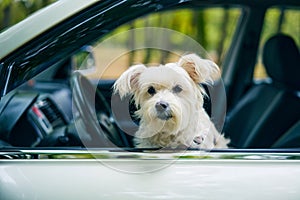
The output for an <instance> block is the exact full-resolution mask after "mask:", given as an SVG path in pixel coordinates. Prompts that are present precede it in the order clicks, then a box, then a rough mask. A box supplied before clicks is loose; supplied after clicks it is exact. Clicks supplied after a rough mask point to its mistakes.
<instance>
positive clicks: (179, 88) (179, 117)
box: [114, 54, 220, 133]
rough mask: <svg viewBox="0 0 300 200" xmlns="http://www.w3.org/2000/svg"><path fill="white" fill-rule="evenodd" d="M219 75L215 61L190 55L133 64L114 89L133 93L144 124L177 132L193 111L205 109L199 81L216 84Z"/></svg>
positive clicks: (122, 94)
mask: <svg viewBox="0 0 300 200" xmlns="http://www.w3.org/2000/svg"><path fill="white" fill-rule="evenodd" d="M219 77H220V73H219V68H218V66H217V65H216V64H215V63H213V62H212V61H210V60H206V59H202V58H200V57H199V56H197V55H195V54H189V55H185V56H183V57H182V58H181V59H180V60H179V61H178V62H177V63H168V64H166V65H160V66H157V67H146V66H144V65H135V66H132V67H130V68H129V69H128V70H127V71H125V72H124V73H123V74H122V75H121V76H120V78H119V79H118V80H117V81H116V83H115V85H114V91H115V92H117V93H119V95H120V96H121V98H123V97H125V96H128V95H131V96H133V99H134V101H135V104H136V107H137V108H138V111H137V112H136V115H137V116H138V117H139V118H140V119H141V123H144V125H146V126H148V127H149V128H152V129H155V130H158V129H159V131H166V132H169V133H170V132H174V133H175V132H177V131H179V130H182V129H184V128H185V127H186V126H188V122H189V121H190V120H191V118H192V117H193V113H195V112H197V111H198V110H199V109H202V106H203V90H202V89H201V87H200V86H199V83H213V81H214V80H216V79H218V78H219Z"/></svg>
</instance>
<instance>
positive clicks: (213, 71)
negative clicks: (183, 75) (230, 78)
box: [178, 54, 221, 84]
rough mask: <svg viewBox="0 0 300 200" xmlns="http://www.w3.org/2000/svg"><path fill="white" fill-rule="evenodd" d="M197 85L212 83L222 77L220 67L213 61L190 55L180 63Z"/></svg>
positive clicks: (182, 58) (185, 56) (184, 57)
mask: <svg viewBox="0 0 300 200" xmlns="http://www.w3.org/2000/svg"><path fill="white" fill-rule="evenodd" d="M178 65H179V66H181V67H182V68H183V69H185V71H187V73H188V74H189V76H190V77H191V78H192V79H193V81H194V82H196V83H211V84H213V82H214V81H215V80H217V79H219V78H220V77H221V75H220V70H219V67H218V66H217V65H216V64H215V63H214V62H212V61H210V60H207V59H202V58H200V57H199V56H197V55H196V54H188V55H184V56H182V57H181V59H180V60H179V61H178Z"/></svg>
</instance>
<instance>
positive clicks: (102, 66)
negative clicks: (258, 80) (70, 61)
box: [75, 7, 242, 79]
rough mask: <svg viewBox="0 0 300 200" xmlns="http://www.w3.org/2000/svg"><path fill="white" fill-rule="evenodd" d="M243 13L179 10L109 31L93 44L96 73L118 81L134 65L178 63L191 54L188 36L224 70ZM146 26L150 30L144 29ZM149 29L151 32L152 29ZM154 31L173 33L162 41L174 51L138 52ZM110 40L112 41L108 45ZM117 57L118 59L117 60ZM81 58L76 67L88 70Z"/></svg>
mask: <svg viewBox="0 0 300 200" xmlns="http://www.w3.org/2000/svg"><path fill="white" fill-rule="evenodd" d="M241 10H242V9H241V8H236V7H232V8H231V7H213V8H205V9H199V10H193V9H179V10H171V11H164V12H159V13H153V14H150V15H146V16H144V17H141V18H137V19H136V20H134V21H131V22H129V23H127V24H124V25H122V26H120V27H119V28H117V29H116V30H114V31H113V32H110V33H109V34H108V35H106V37H104V38H102V39H101V40H100V41H98V42H97V43H95V44H94V45H93V53H94V55H95V56H94V58H95V63H96V67H97V69H96V70H98V71H101V72H100V73H101V78H103V79H116V78H117V77H119V76H120V74H122V73H123V72H124V71H125V70H126V69H127V68H128V67H129V66H131V65H132V64H136V63H147V64H150V63H168V62H173V61H176V60H177V59H178V55H182V54H184V53H188V52H185V50H184V49H183V48H182V46H184V43H185V41H184V40H185V39H183V37H188V38H189V39H190V40H194V41H195V42H196V43H198V44H199V45H200V46H202V48H203V49H204V50H205V51H206V52H207V54H208V55H206V56H208V57H209V58H210V59H212V60H213V61H214V62H216V63H217V64H218V65H219V66H220V67H221V66H222V61H223V59H224V57H225V55H226V52H227V50H228V48H229V46H230V44H231V41H232V38H233V34H234V32H235V30H236V27H237V24H238V20H239V17H240V15H241ZM146 27H147V28H148V29H144V30H141V29H142V28H146ZM150 27H151V28H152V29H149V28H150ZM154 28H160V29H162V28H163V29H166V30H167V31H168V30H171V31H174V33H175V34H172V36H170V37H169V36H167V37H166V38H164V39H163V41H162V42H163V43H164V44H162V45H163V46H164V47H165V48H166V49H172V52H170V51H160V50H158V49H151V48H144V49H140V48H138V47H137V48H138V49H135V45H136V46H138V45H139V44H138V43H140V42H147V41H146V40H147V35H149V34H153V33H154V32H155V31H156V30H155V29H154ZM224 30H225V31H224ZM143 31H144V32H143ZM153 31H154V32H153ZM111 38H113V39H111ZM110 39H111V41H110V42H105V41H107V40H110ZM126 49H127V51H126ZM129 49H134V50H129ZM124 52H127V53H124ZM117 54H119V56H118V57H117V58H116V57H115V56H116V55H117ZM82 58H83V57H82V52H80V53H79V54H77V55H76V56H75V60H76V61H77V63H76V66H77V67H78V68H81V69H87V68H88V67H86V66H87V63H86V61H85V62H83V61H82ZM112 60H113V62H112Z"/></svg>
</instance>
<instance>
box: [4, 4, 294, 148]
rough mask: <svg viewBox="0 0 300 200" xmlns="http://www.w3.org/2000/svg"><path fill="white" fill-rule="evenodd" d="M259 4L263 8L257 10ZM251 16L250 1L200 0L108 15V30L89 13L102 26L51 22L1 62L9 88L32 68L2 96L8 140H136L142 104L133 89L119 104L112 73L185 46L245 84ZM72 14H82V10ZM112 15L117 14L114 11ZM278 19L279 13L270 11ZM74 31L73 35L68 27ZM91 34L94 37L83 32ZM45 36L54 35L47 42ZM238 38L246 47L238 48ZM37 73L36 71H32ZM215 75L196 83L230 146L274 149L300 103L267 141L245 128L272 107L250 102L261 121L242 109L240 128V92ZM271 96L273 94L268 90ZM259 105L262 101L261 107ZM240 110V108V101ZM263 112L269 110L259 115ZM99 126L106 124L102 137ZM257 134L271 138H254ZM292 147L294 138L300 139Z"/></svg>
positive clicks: (30, 143)
mask: <svg viewBox="0 0 300 200" xmlns="http://www.w3.org/2000/svg"><path fill="white" fill-rule="evenodd" d="M272 9H273V8H272ZM273 12H275V11H273V10H271V11H268V12H267V13H266V19H265V20H268V19H269V18H270V17H269V15H270V14H269V13H273ZM276 12H277V11H276ZM290 12H291V14H290ZM286 13H287V14H286V15H287V18H288V17H290V16H292V17H294V16H296V17H297V16H298V12H297V11H293V10H291V11H290V10H288V9H287V10H286ZM84 14H85V13H84ZM260 14H261V15H263V14H264V13H263V12H262V11H261V13H260ZM82 15H83V14H82ZM139 15H140V14H139ZM249 16H250V14H249V13H248V12H247V7H242V6H229V5H226V6H214V7H208V6H205V7H201V6H200V7H199V8H195V9H191V8H190V7H185V8H183V9H167V10H165V11H160V12H154V13H150V14H146V15H143V16H141V17H132V18H133V20H127V19H126V20H125V19H124V21H122V22H124V23H122V25H120V26H119V25H116V24H114V27H113V28H111V27H110V26H108V25H106V26H107V27H106V28H107V29H104V30H102V31H99V30H98V29H97V26H96V25H99V26H101V25H102V23H100V22H99V21H100V20H98V21H97V20H96V19H95V18H92V17H91V18H92V19H93V20H95V21H93V22H90V23H91V24H92V25H91V24H88V25H85V26H88V27H94V29H95V30H93V31H98V32H97V34H99V36H98V35H97V34H96V33H95V34H90V32H88V31H90V30H88V28H86V27H83V28H81V27H80V30H76V28H78V27H75V28H74V29H70V30H69V29H67V28H66V29H67V30H65V29H64V27H63V26H61V27H60V26H58V27H57V29H53V30H50V31H49V33H47V34H48V35H46V36H44V35H42V36H40V37H39V38H38V40H35V41H34V42H36V43H38V44H36V43H34V42H33V46H34V47H35V48H36V49H34V48H33V47H32V49H30V48H31V46H26V48H25V49H21V50H19V51H17V53H19V54H17V53H16V55H15V57H14V55H13V54H12V56H11V57H8V58H9V59H8V61H9V62H7V63H10V64H11V66H12V67H11V68H9V70H7V71H5V72H7V73H6V74H5V75H8V77H9V79H7V80H5V81H6V83H5V84H4V85H5V87H4V90H2V91H4V93H3V94H5V93H6V90H7V91H9V90H11V89H12V88H14V87H16V85H17V84H19V83H21V82H23V81H24V80H25V79H27V78H29V77H30V80H29V81H27V82H25V83H24V84H23V85H22V86H20V87H19V88H16V89H15V90H12V91H11V92H10V93H9V94H8V95H6V96H4V97H3V98H2V99H1V104H0V105H1V106H0V114H1V116H0V122H1V127H0V139H1V144H2V146H12V147H17V148H18V147H29V148H31V147H33V148H42V147H55V148H56V147H75V148H77V147H79V148H85V147H92V148H94V147H105V148H119V149H122V148H123V149H126V148H129V149H131V148H134V147H135V146H134V142H133V138H134V136H135V132H136V131H137V130H138V127H139V125H140V120H141V119H140V118H138V117H136V113H137V110H138V109H139V108H140V107H139V105H138V104H135V102H133V103H132V99H131V97H132V96H129V97H128V98H127V99H125V100H126V101H127V102H125V104H122V103H124V102H122V101H121V100H120V99H119V98H120V97H119V96H118V94H116V93H114V91H113V88H114V83H115V81H116V79H118V78H119V77H120V76H121V75H122V74H123V73H124V72H125V71H126V70H127V69H129V67H130V66H132V65H137V64H144V65H145V66H147V67H148V66H153V65H161V64H162V65H164V64H167V63H177V62H178V61H179V60H180V58H181V56H182V55H187V54H189V53H196V54H197V55H199V56H201V57H202V58H204V59H208V60H210V61H212V62H214V63H216V64H217V65H218V68H219V69H220V72H221V74H222V73H223V74H228V73H229V72H230V73H231V72H232V75H231V79H230V81H231V84H236V85H239V84H241V85H243V84H244V82H243V81H244V80H248V79H249V77H251V78H252V74H251V76H250V75H249V76H248V74H250V72H251V71H252V69H253V66H252V68H250V69H247V70H245V69H243V68H238V67H239V66H240V65H241V66H242V67H243V65H242V64H243V62H244V63H245V62H247V61H248V60H247V59H248V57H247V56H246V57H247V59H246V58H244V57H243V56H241V54H242V52H243V50H245V52H246V53H247V52H248V51H249V52H250V54H249V55H250V56H249V59H252V60H251V61H253V60H254V59H255V53H256V51H255V48H253V46H251V45H249V46H247V44H248V43H249V42H250V43H251V42H252V40H251V39H252V37H249V35H247V34H246V35H242V34H243V31H245V30H247V29H246V28H245V26H246V25H247V23H245V21H247V17H249ZM76 17H77V19H76V20H78V18H80V17H81V15H78V16H76ZM76 20H73V21H72V20H70V21H69V23H70V24H71V23H75V21H76ZM109 20H112V21H113V19H112V18H110V19H109ZM272 20H274V21H276V19H273V18H272ZM125 22H126V23H125ZM242 22H244V23H242ZM288 22H290V21H289V20H286V24H288V25H283V27H284V30H286V32H288V31H290V30H292V32H293V33H294V32H295V30H296V35H297V33H298V32H297V29H295V30H294V27H295V26H293V25H290V24H289V23H288ZM97 23H98V24H97ZM265 27H266V26H263V27H262V28H263V36H262V38H263V40H262V43H264V42H265V40H266V39H264V38H265V37H267V36H264V34H265V32H264V31H265ZM78 29H79V28H78ZM249 29H251V28H249ZM51 31H52V32H51ZM59 31H61V32H59ZM68 31H70V38H71V39H68V37H67V36H66V35H67V34H68V33H69V32H68ZM54 33H55V34H56V33H57V34H58V36H56V35H54ZM59 34H60V35H59ZM88 34H90V35H92V36H90V37H93V38H92V39H88V38H84V37H82V36H85V35H88ZM298 34H299V33H298ZM52 35H53V36H52ZM95 35H97V36H95ZM241 35H242V36H241ZM269 35H271V34H269ZM256 36H257V35H256ZM43 37H49V39H48V40H46V41H44V43H41V42H40V41H43ZM57 38H58V39H57ZM82 38H83V39H82ZM258 39H259V37H258V38H256V40H257V41H256V42H257V43H258ZM241 40H242V41H243V42H241ZM64 42H66V43H67V44H69V46H68V48H66V47H64ZM298 43H299V41H297V44H298ZM251 44H252V43H251ZM36 45H37V46H36ZM39 45H40V46H39ZM43 45H44V46H43ZM261 45H262V44H261ZM298 45H299V44H298ZM254 46H255V45H254ZM237 47H238V50H240V51H238V50H236V49H237ZM61 49H64V50H61ZM35 50H37V52H35ZM44 51H45V52H44ZM34 52H35V53H37V58H36V59H35V58H34V56H27V57H24V56H19V55H22V53H24V55H35V54H34ZM40 52H42V53H40ZM14 58H16V59H15V60H14ZM44 61H45V62H44ZM0 65H2V63H0ZM3 66H4V65H3ZM231 67H232V68H231ZM234 67H236V68H234ZM235 72H236V74H234V73H235ZM244 72H245V73H244ZM35 74H38V76H36V77H34V78H33V79H31V77H32V76H34V75H35ZM244 75H245V76H244ZM1 77H2V78H3V75H0V78H1ZM229 77H230V76H229ZM241 77H242V78H241ZM241 79H243V80H241ZM240 81H241V82H240ZM207 82H209V80H208V81H207ZM218 84H219V85H215V87H211V85H209V84H199V86H200V87H201V88H202V89H201V91H202V92H203V94H204V93H205V95H203V96H204V100H203V101H204V102H203V107H204V110H205V112H206V113H207V115H208V116H209V117H210V119H211V120H212V122H213V123H214V126H215V127H216V129H217V130H218V131H219V132H220V133H222V134H225V137H226V138H230V139H231V141H232V146H230V144H229V146H230V147H232V148H233V149H237V150H238V149H247V148H263V149H270V148H273V147H275V146H272V145H273V144H274V143H275V142H277V140H278V139H281V140H282V141H283V140H285V138H284V137H283V136H284V135H285V133H287V132H289V131H290V130H291V131H294V130H295V129H296V130H298V126H297V123H296V121H297V120H295V119H296V118H297V116H298V113H294V116H295V119H293V121H292V123H290V124H288V125H287V126H288V127H285V129H284V130H281V132H280V134H281V135H277V136H276V138H273V139H272V140H273V141H272V144H269V143H268V142H266V141H267V138H266V137H265V136H264V135H260V134H258V135H256V134H254V136H252V135H251V134H250V136H251V137H250V139H249V138H248V139H245V138H243V137H247V135H246V134H247V132H249V133H252V131H253V130H254V129H257V130H259V131H260V133H261V132H263V131H262V130H265V129H263V128H265V127H264V126H260V124H261V123H263V122H264V120H265V118H267V117H268V114H269V113H259V112H258V111H257V110H256V109H252V108H250V109H249V108H246V114H243V115H242V116H243V117H246V115H248V114H249V113H250V111H251V114H250V115H251V116H252V117H253V118H257V119H261V120H262V121H255V120H247V119H246V118H245V121H243V123H245V124H246V126H245V127H247V128H244V127H243V126H241V123H240V122H239V120H240V119H241V118H240V117H239V116H238V115H237V116H236V115H235V113H236V112H235V110H238V111H240V109H239V108H240V102H239V101H238V102H235V103H234V104H233V105H230V108H229V109H227V100H230V99H232V98H233V96H234V95H235V93H234V94H232V93H230V92H229V89H228V88H229V86H228V84H227V82H225V83H223V81H222V79H221V81H220V82H218ZM176 86H177V87H173V88H172V92H173V93H180V92H181V91H182V87H181V86H178V85H176ZM248 87H249V85H246V86H245V87H244V88H242V86H241V89H240V88H239V87H237V89H240V91H238V93H240V94H239V95H240V97H239V98H240V99H244V98H243V97H245V96H244V94H246V93H247V92H248ZM174 88H175V89H174ZM98 93H99V94H100V95H98ZM148 93H149V94H150V95H151V93H152V94H154V93H155V92H153V91H152V92H151V90H150V91H148ZM296 96H297V95H296ZM253 97H256V96H251V95H249V97H248V98H247V99H246V100H245V102H247V101H248V100H249V99H253ZM239 98H237V99H238V100H239ZM268 98H269V99H273V98H272V96H268ZM23 101H24V102H23ZM263 101H264V100H263ZM270 101H271V100H270ZM20 102H23V103H20ZM87 102H90V103H87ZM241 102H242V103H243V102H244V100H243V101H241ZM244 104H247V103H244ZM266 104H267V105H268V104H270V103H266ZM259 108H260V109H258V110H263V109H265V107H259ZM241 110H242V111H243V112H244V109H241ZM98 111H99V112H98ZM120 113H121V114H120ZM123 114H124V115H123ZM260 116H266V117H265V118H259V117H260ZM162 118H163V117H162ZM268 119H269V118H268ZM233 122H234V123H233ZM253 127H254V128H253ZM243 128H244V132H245V134H244V135H243V134H241V135H243V136H240V135H239V132H240V131H242V130H241V129H243ZM260 129H261V130H260ZM25 130H26V131H25ZM98 132H105V133H104V134H103V135H101V136H100V137H99V135H98V134H97V133H98ZM268 134H270V133H268ZM235 138H237V139H235ZM252 138H254V139H252ZM288 139H290V138H288ZM260 140H261V141H264V142H265V143H264V142H262V143H260V142H257V141H260ZM83 141H84V142H83ZM249 141H250V142H249ZM197 142H198V141H196V143H197ZM252 142H253V143H255V144H252ZM276 147H283V146H280V145H278V146H276ZM286 147H293V148H295V144H294V143H293V145H291V146H286ZM147 149H148V148H147ZM209 150H211V149H209ZM228 151H230V150H228Z"/></svg>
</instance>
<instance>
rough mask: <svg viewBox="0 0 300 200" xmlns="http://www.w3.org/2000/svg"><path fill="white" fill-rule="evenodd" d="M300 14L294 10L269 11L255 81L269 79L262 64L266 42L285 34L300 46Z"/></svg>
mask: <svg viewBox="0 0 300 200" xmlns="http://www.w3.org/2000/svg"><path fill="white" fill-rule="evenodd" d="M299 22H300V12H299V10H294V9H282V8H271V9H269V10H268V11H267V13H266V16H265V21H264V25H263V30H262V34H261V41H260V45H259V48H260V49H259V55H258V62H257V64H256V66H255V70H254V79H264V78H266V77H268V74H267V73H266V70H265V67H264V65H263V63H262V49H263V46H264V44H265V42H266V41H267V40H268V39H269V38H270V37H271V36H273V35H274V34H276V33H284V34H287V35H289V36H291V37H292V38H293V39H294V40H295V42H296V44H297V45H298V46H300V23H299Z"/></svg>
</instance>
